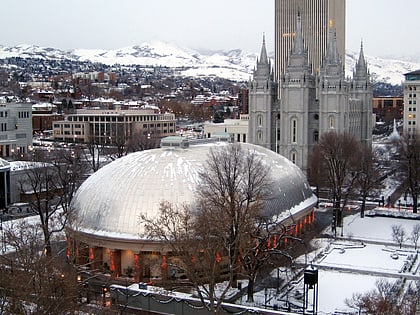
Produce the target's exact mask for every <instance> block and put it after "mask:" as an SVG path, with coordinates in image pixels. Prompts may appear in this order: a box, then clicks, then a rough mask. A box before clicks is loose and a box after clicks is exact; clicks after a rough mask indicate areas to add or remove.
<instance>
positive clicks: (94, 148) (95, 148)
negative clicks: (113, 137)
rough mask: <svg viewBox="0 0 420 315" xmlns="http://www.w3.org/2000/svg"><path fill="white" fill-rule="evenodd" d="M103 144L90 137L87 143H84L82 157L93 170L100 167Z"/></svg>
mask: <svg viewBox="0 0 420 315" xmlns="http://www.w3.org/2000/svg"><path fill="white" fill-rule="evenodd" d="M103 148H104V146H103V144H100V143H99V142H98V141H96V140H95V139H94V137H91V138H90V140H89V142H88V143H85V150H83V154H84V159H85V160H86V161H87V162H88V163H89V165H90V167H91V169H92V171H93V172H96V171H97V170H99V168H100V167H101V154H102V152H103Z"/></svg>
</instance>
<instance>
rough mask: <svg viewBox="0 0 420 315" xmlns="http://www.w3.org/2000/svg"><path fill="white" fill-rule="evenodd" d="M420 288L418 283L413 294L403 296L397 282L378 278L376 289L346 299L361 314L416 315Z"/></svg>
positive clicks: (419, 300)
mask: <svg viewBox="0 0 420 315" xmlns="http://www.w3.org/2000/svg"><path fill="white" fill-rule="evenodd" d="M418 288H419V287H418V285H417V286H416V288H414V290H415V292H413V294H410V296H407V298H401V297H400V294H401V291H400V290H398V288H397V287H396V285H395V284H393V283H391V282H389V281H386V280H378V281H377V282H376V288H375V289H372V290H370V291H368V292H366V293H355V294H353V297H352V298H351V299H346V304H347V305H348V306H349V307H352V308H354V309H356V310H358V312H359V314H383V315H415V314H417V307H418V306H419V302H420V299H419V293H418V292H419V291H418ZM362 312H363V313H362Z"/></svg>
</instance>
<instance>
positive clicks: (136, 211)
mask: <svg viewBox="0 0 420 315" xmlns="http://www.w3.org/2000/svg"><path fill="white" fill-rule="evenodd" d="M223 145H228V144H227V143H226V142H213V143H206V144H194V145H190V146H189V147H186V148H180V147H162V148H159V149H153V150H146V151H140V152H136V153H132V154H129V155H127V156H125V157H123V158H120V159H118V160H116V161H114V162H112V163H110V164H108V165H106V166H104V167H103V168H101V169H100V170H98V171H97V172H96V173H94V174H93V175H91V176H90V177H89V178H88V179H87V180H86V181H85V182H84V183H83V184H82V185H81V187H80V188H79V190H78V191H77V193H76V195H75V197H74V200H73V204H72V208H73V211H74V215H75V216H74V217H75V219H76V221H75V226H77V230H79V231H80V232H87V233H89V234H92V233H94V234H95V235H98V236H103V237H106V236H109V235H114V236H115V235H118V234H120V235H124V238H127V235H132V236H133V238H135V239H138V238H139V234H140V233H141V232H143V229H142V227H141V225H140V224H139V218H140V215H141V214H146V215H147V216H148V217H153V216H155V215H156V214H157V213H158V212H159V207H160V203H161V202H162V201H167V202H170V203H172V204H175V205H177V206H182V205H183V204H190V203H191V202H192V201H193V200H194V197H195V196H194V192H195V189H196V186H197V184H198V183H199V170H201V169H202V168H203V167H204V165H205V164H206V160H207V158H208V154H209V150H210V148H211V147H213V148H215V147H218V146H223ZM241 146H242V149H244V150H248V149H249V150H252V151H255V152H256V153H257V154H261V155H262V156H263V160H264V162H265V163H266V164H267V165H268V166H269V167H270V168H271V178H272V180H273V181H274V183H275V185H273V194H272V198H270V200H269V202H268V203H267V211H269V213H270V215H276V214H284V213H285V212H287V213H290V210H292V209H293V212H294V213H297V212H298V211H299V209H297V208H300V207H301V208H302V209H301V210H305V209H307V208H308V207H309V206H313V205H314V203H315V202H316V198H314V196H313V194H312V191H311V189H310V187H309V185H308V183H307V181H306V178H305V176H304V175H303V173H302V172H301V170H300V169H299V168H298V167H297V166H295V165H294V164H293V163H292V162H290V161H289V160H287V159H286V158H284V157H283V156H281V155H279V154H277V153H275V152H273V151H270V150H268V149H265V148H263V147H261V146H256V145H251V144H245V143H242V144H241ZM308 200H309V201H310V202H309V203H310V204H309V203H308ZM282 217H284V215H282Z"/></svg>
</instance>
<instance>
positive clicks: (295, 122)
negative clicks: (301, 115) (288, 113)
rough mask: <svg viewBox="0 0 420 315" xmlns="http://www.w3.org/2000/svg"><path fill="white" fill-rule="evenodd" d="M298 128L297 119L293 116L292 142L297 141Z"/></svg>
mask: <svg viewBox="0 0 420 315" xmlns="http://www.w3.org/2000/svg"><path fill="white" fill-rule="evenodd" d="M297 132H298V128H297V119H296V118H293V119H292V121H291V141H292V143H297V137H298V134H297Z"/></svg>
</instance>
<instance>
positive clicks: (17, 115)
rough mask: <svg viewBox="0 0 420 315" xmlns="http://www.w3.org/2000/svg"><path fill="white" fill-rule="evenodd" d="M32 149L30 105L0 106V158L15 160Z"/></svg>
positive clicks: (13, 104)
mask: <svg viewBox="0 0 420 315" xmlns="http://www.w3.org/2000/svg"><path fill="white" fill-rule="evenodd" d="M31 148H32V104H30V103H1V104H0V157H2V158H11V159H13V158H15V157H21V156H23V155H25V154H27V153H28V152H29V151H30V150H31Z"/></svg>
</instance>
